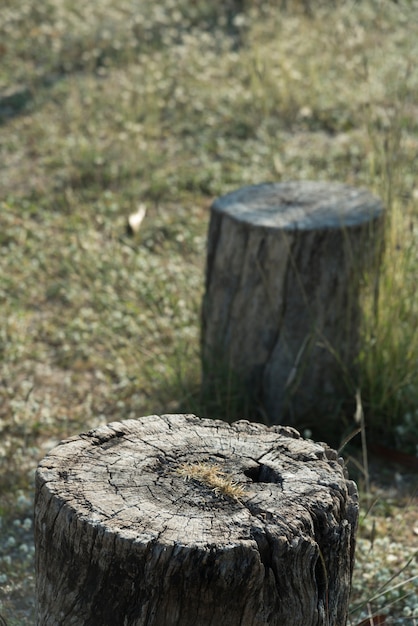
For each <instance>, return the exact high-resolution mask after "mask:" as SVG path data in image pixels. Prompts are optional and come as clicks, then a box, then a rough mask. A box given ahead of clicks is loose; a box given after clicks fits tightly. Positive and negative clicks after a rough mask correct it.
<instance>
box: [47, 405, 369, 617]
mask: <svg viewBox="0 0 418 626" xmlns="http://www.w3.org/2000/svg"><path fill="white" fill-rule="evenodd" d="M357 517H358V505H357V491H356V486H355V484H354V483H353V482H351V481H349V480H348V479H347V478H346V475H345V470H344V468H343V464H342V462H341V460H338V459H337V454H336V453H335V452H334V451H333V450H331V449H330V448H329V447H328V446H327V445H326V444H318V443H313V442H312V441H306V440H304V439H302V438H301V437H300V436H299V434H298V433H297V432H296V431H295V430H294V429H292V428H286V427H281V426H275V427H271V428H267V427H266V426H263V425H261V424H254V423H250V422H247V421H240V422H236V423H234V424H232V425H229V424H227V423H225V422H220V421H213V420H208V419H199V418H197V417H195V416H193V415H163V416H156V415H152V416H148V417H143V418H141V419H138V420H127V421H123V422H114V423H111V424H109V425H107V426H104V427H100V428H97V429H95V430H92V431H91V432H89V433H86V434H82V435H80V436H77V437H73V438H71V439H69V440H67V441H63V442H62V443H61V444H60V445H58V446H57V447H56V448H54V449H53V450H52V451H51V452H50V453H49V454H48V455H47V456H46V457H45V458H44V459H43V460H42V461H41V463H40V465H39V468H38V471H37V475H36V502H35V547H36V576H37V582H36V586H37V625H38V626H70V625H74V626H87V625H88V626H139V625H141V626H142V625H146V626H151V625H152V626H169V625H170V626H171V625H173V626H174V625H177V626H209V625H211V626H215V625H216V626H218V625H219V624H227V625H228V626H238V625H239V626H256V625H257V626H261V625H270V626H273V625H277V626H308V625H309V626H316V625H321V626H322V625H325V624H326V625H327V626H343V625H344V624H345V623H346V617H347V605H348V597H349V591H350V583H351V575H352V568H353V558H354V542H355V531H356V524H357Z"/></svg>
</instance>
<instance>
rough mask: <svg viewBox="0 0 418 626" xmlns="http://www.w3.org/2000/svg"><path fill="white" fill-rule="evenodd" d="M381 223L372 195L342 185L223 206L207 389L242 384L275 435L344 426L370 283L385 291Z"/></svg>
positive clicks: (242, 197)
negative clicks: (304, 427) (340, 421)
mask: <svg viewBox="0 0 418 626" xmlns="http://www.w3.org/2000/svg"><path fill="white" fill-rule="evenodd" d="M383 215H384V213H383V207H382V205H381V202H380V201H379V200H378V199H377V198H376V197H374V196H373V195H372V194H370V193H369V192H367V191H365V190H361V189H355V188H352V187H349V186H346V185H340V184H336V183H322V182H316V183H315V182H306V181H305V182H290V183H281V184H262V185H254V186H250V187H244V188H242V189H240V190H238V191H236V192H233V193H230V194H228V195H226V196H223V197H221V198H219V199H217V200H216V201H215V202H214V203H213V205H212V207H211V220H210V226H209V234H208V252H207V269H206V290H205V295H204V299H203V307H202V364H203V387H204V388H206V389H208V390H213V389H214V388H216V387H217V386H221V387H222V385H223V386H224V387H225V386H226V384H227V383H226V382H225V381H226V380H227V379H228V380H229V379H233V380H235V381H238V386H239V387H240V389H241V391H244V390H245V391H249V395H250V402H251V403H252V405H253V406H254V407H255V408H256V409H257V410H258V411H259V413H261V414H262V415H263V417H264V421H268V422H269V423H273V424H274V423H276V424H277V423H287V424H292V425H299V424H301V423H305V424H306V423H307V422H308V423H309V421H311V423H312V420H313V421H317V420H318V417H319V416H320V418H319V419H321V420H322V422H326V420H327V416H329V417H330V418H331V420H335V416H336V415H337V414H338V413H339V412H340V409H341V405H342V404H343V403H344V402H345V401H347V400H349V404H350V405H351V404H354V398H355V389H356V386H357V384H358V381H357V359H358V355H359V330H360V311H361V307H360V293H361V288H362V286H363V285H364V284H365V283H364V279H365V277H366V276H367V275H369V281H370V279H371V277H370V275H372V276H373V280H374V281H377V273H376V271H375V270H376V267H377V264H378V261H379V253H380V249H381V242H382V232H383ZM376 284H377V282H376ZM351 415H352V413H351V411H350V417H351ZM331 423H332V421H331ZM328 426H329V424H328Z"/></svg>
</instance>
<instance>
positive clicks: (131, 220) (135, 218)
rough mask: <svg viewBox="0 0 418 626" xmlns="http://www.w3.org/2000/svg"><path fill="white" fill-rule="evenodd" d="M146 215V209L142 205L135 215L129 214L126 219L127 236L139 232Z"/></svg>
mask: <svg viewBox="0 0 418 626" xmlns="http://www.w3.org/2000/svg"><path fill="white" fill-rule="evenodd" d="M146 213H147V209H146V207H145V205H144V204H140V205H139V207H138V210H137V211H136V213H131V215H130V216H129V217H128V224H127V226H126V230H127V232H128V235H136V233H137V232H138V231H139V229H140V226H141V224H142V221H143V219H144V217H145V215H146Z"/></svg>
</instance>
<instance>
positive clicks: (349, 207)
mask: <svg viewBox="0 0 418 626" xmlns="http://www.w3.org/2000/svg"><path fill="white" fill-rule="evenodd" d="M212 210H215V211H218V212H220V213H223V214H224V215H228V216H229V217H231V218H233V219H235V220H237V221H240V222H243V223H247V224H250V225H251V226H257V227H258V226H260V227H264V228H269V229H281V230H312V229H321V230H322V229H324V228H337V229H341V228H349V227H353V226H359V225H361V224H363V223H365V222H370V221H372V220H375V219H378V218H380V217H381V215H382V214H383V205H382V203H381V201H380V200H379V198H377V197H376V196H374V195H373V194H371V193H370V192H369V191H367V190H366V189H359V188H356V187H350V186H349V185H343V184H340V183H330V182H320V181H293V182H292V181H291V182H285V183H262V184H259V185H250V186H247V187H242V188H241V189H238V190H237V191H233V192H231V193H229V194H226V195H225V196H222V197H221V198H218V199H217V200H215V202H214V203H213V205H212Z"/></svg>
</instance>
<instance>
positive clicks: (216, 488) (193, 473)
mask: <svg viewBox="0 0 418 626" xmlns="http://www.w3.org/2000/svg"><path fill="white" fill-rule="evenodd" d="M175 471H176V474H178V475H179V476H182V477H183V478H184V479H185V480H196V481H197V482H198V483H202V484H203V485H205V486H206V487H209V489H211V490H212V491H213V492H214V493H215V494H216V495H220V496H224V497H225V498H230V499H232V500H238V501H239V500H241V498H243V497H244V495H245V489H243V488H242V487H241V486H240V485H239V484H238V483H237V482H236V481H234V480H232V479H231V478H230V477H229V476H227V474H226V473H225V472H224V471H222V470H221V468H220V466H219V465H216V464H213V463H203V462H201V463H182V464H181V465H179V467H178V468H177V469H176V470H175Z"/></svg>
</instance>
